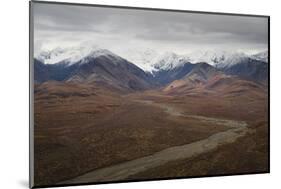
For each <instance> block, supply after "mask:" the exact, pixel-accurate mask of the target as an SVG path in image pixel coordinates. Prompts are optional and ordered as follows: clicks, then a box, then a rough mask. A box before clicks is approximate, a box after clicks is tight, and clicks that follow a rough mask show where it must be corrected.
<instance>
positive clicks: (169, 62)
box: [153, 52, 189, 70]
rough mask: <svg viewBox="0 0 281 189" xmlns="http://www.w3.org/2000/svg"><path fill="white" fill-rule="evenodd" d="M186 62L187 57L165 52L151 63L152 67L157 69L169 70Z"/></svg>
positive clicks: (187, 60)
mask: <svg viewBox="0 0 281 189" xmlns="http://www.w3.org/2000/svg"><path fill="white" fill-rule="evenodd" d="M186 62H189V57H186V56H184V55H178V54H176V53H173V52H166V53H164V54H163V55H162V56H160V57H159V58H158V59H157V60H156V61H155V62H154V63H153V67H154V68H155V69H157V70H170V69H174V68H176V67H179V66H182V65H184V64H185V63H186Z"/></svg>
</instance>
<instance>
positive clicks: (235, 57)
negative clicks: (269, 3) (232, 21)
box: [35, 46, 268, 74]
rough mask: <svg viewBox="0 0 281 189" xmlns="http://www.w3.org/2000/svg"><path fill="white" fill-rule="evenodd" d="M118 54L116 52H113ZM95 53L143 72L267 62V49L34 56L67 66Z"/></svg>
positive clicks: (67, 51) (86, 50)
mask: <svg viewBox="0 0 281 189" xmlns="http://www.w3.org/2000/svg"><path fill="white" fill-rule="evenodd" d="M117 54H118V53H117ZM98 56H111V57H115V58H121V57H122V58H124V59H126V60H128V61H129V62H131V63H133V64H135V65H136V66H138V67H139V68H141V69H142V70H144V71H145V72H149V73H152V74H153V73H156V72H158V71H161V70H165V71H167V70H173V69H175V68H179V67H181V66H183V65H185V64H186V63H192V64H195V63H198V62H206V63H208V64H210V65H212V66H214V67H217V68H228V67H231V66H233V65H236V64H238V63H241V62H246V61H247V60H248V59H249V58H250V59H254V60H258V61H263V62H267V57H268V51H265V52H260V53H257V54H254V55H247V54H245V53H241V52H227V51H215V50H213V51H195V52H192V53H188V54H183V55H179V54H176V53H174V52H164V53H160V52H158V51H156V50H152V49H145V50H143V49H141V50H136V49H130V50H127V51H125V52H124V53H120V54H118V55H116V54H114V53H112V52H111V51H109V50H106V49H100V48H97V47H96V46H91V47H89V46H84V47H71V48H64V49H63V48H56V49H53V50H48V51H42V52H40V53H39V54H37V55H36V56H35V58H37V59H38V60H40V61H41V62H43V63H45V64H55V63H59V62H64V63H66V64H68V65H72V64H75V63H77V62H79V63H86V62H87V61H88V60H89V58H95V57H98Z"/></svg>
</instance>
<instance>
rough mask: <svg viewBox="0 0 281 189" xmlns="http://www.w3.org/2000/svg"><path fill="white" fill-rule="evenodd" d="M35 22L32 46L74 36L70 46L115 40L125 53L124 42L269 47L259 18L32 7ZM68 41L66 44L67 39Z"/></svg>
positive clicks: (263, 20)
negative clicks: (76, 42) (87, 39)
mask: <svg viewBox="0 0 281 189" xmlns="http://www.w3.org/2000/svg"><path fill="white" fill-rule="evenodd" d="M34 20H35V23H34V27H35V33H36V32H37V34H38V35H36V36H35V37H36V38H37V39H36V40H37V41H40V40H43V41H44V40H45V41H52V40H57V39H58V38H62V37H63V36H64V35H65V33H68V32H72V33H73V34H75V36H76V38H74V37H73V40H77V39H79V37H77V36H79V35H81V36H83V39H84V40H85V37H86V35H88V34H89V37H93V36H94V34H97V35H99V38H98V39H97V40H95V41H96V42H100V43H103V41H102V39H105V38H106V39H110V38H112V39H115V40H113V41H114V43H118V45H119V47H118V48H122V45H123V46H124V48H125V47H126V41H124V39H125V40H127V41H132V40H133V41H134V43H133V44H136V43H138V42H139V43H142V44H145V43H146V42H149V43H153V44H155V45H156V46H157V44H159V45H158V46H159V47H160V46H161V45H163V43H166V45H167V46H168V45H170V44H179V46H182V45H183V44H186V43H188V44H194V45H195V44H200V45H206V46H210V45H213V46H215V45H216V44H225V46H226V45H229V46H231V45H233V44H236V46H237V47H239V45H241V46H245V45H247V46H252V47H253V48H254V47H255V46H260V45H261V44H262V45H264V46H266V45H267V43H268V41H267V40H268V37H267V36H268V33H267V27H268V25H267V24H268V23H267V18H263V17H246V16H229V15H211V14H198V13H182V12H166V11H151V10H134V9H120V8H102V7H85V6H70V5H57V4H40V3H35V7H34ZM85 32H88V33H85ZM48 34H49V35H48ZM91 34H93V35H91ZM47 36H49V38H48V37H47ZM46 38H48V39H46ZM118 39H120V41H118ZM68 40H70V41H71V37H69V38H68ZM122 40H123V41H122ZM107 43H109V42H107ZM40 44H41V43H40ZM160 44H161V45H160ZM114 45H116V44H112V45H111V46H114ZM120 46H121V47H120Z"/></svg>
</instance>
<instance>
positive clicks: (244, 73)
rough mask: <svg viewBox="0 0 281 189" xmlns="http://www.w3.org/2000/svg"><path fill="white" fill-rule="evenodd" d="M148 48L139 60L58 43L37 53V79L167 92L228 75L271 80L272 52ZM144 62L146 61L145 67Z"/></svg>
mask: <svg viewBox="0 0 281 189" xmlns="http://www.w3.org/2000/svg"><path fill="white" fill-rule="evenodd" d="M144 52H145V53H141V54H140V55H139V56H138V57H137V58H136V62H138V63H134V62H133V61H131V62H130V61H128V60H127V59H125V58H123V57H120V56H118V55H116V54H114V53H112V52H111V51H109V50H106V49H98V48H90V49H89V48H70V49H59V48H58V49H54V50H52V51H45V52H41V53H40V54H38V55H37V56H36V57H35V60H34V69H35V71H34V74H35V75H34V79H35V82H36V83H42V82H46V81H51V80H53V81H63V82H74V83H86V84H100V85H101V86H104V87H108V88H110V89H116V90H119V91H140V90H146V89H152V88H159V87H160V88H161V87H164V91H170V90H173V91H174V90H175V88H179V87H181V88H183V86H187V87H185V88H186V89H187V88H189V89H190V88H194V87H197V88H198V87H199V86H201V87H202V85H204V86H207V85H208V86H209V85H210V82H214V81H216V82H218V80H221V79H224V80H225V79H226V78H228V80H229V78H232V79H234V80H241V79H243V80H247V81H249V82H255V83H257V84H259V85H263V86H266V85H267V80H268V63H267V62H268V60H267V57H268V52H267V51H265V52H260V53H258V54H253V55H246V54H244V53H228V52H205V53H202V52H199V53H193V54H190V55H178V54H176V53H172V52H167V53H164V54H162V55H159V53H157V52H154V51H150V50H148V51H144ZM130 59H131V60H132V57H131V58H130ZM141 62H143V66H141V67H139V66H138V65H140V63H141ZM222 83H223V82H222ZM231 83H233V82H231Z"/></svg>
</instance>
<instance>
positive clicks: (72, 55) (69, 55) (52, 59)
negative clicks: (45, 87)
mask: <svg viewBox="0 0 281 189" xmlns="http://www.w3.org/2000/svg"><path fill="white" fill-rule="evenodd" d="M98 56H115V57H118V56H117V55H115V54H113V53H112V52H110V51H109V50H106V49H99V48H96V47H91V48H89V47H71V48H65V49H62V48H56V49H53V50H47V51H42V52H40V53H39V54H38V55H36V56H35V58H37V59H38V60H40V61H42V62H44V63H45V64H56V63H59V62H64V63H66V64H68V65H72V64H74V63H77V62H80V63H86V62H88V61H89V59H90V58H96V57H98Z"/></svg>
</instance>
